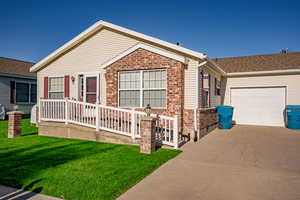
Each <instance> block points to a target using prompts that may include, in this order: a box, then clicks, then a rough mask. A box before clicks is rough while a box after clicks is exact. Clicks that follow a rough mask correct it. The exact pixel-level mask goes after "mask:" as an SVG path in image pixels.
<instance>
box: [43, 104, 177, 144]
mask: <svg viewBox="0 0 300 200" xmlns="http://www.w3.org/2000/svg"><path fill="white" fill-rule="evenodd" d="M39 111H40V112H39V119H40V120H41V121H56V122H65V123H66V124H68V123H73V124H78V125H82V126H87V127H91V128H95V129H96V130H99V129H102V130H106V131H110V132H113V133H117V134H121V135H126V136H129V137H132V139H135V138H140V137H141V127H140V124H141V123H140V122H141V117H142V116H144V115H146V113H144V112H140V111H136V110H128V109H122V108H117V107H111V106H104V105H98V104H90V103H83V102H80V101H74V100H68V99H62V100H57V99H40V101H39ZM152 116H154V117H155V116H158V120H157V122H156V127H155V130H156V138H157V141H158V142H161V143H162V144H166V145H169V146H173V147H174V148H178V144H179V142H180V141H179V134H178V132H179V119H178V117H169V116H165V115H155V114H153V115H152Z"/></svg>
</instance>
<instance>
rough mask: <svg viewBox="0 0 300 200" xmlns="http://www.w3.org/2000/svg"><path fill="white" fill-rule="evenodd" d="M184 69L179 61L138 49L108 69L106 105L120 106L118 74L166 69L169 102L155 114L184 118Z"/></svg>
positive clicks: (155, 111) (156, 110)
mask: <svg viewBox="0 0 300 200" xmlns="http://www.w3.org/2000/svg"><path fill="white" fill-rule="evenodd" d="M184 67H185V64H184V63H181V62H179V61H177V60H174V59H171V58H167V57H164V56H162V55H159V54H156V53H153V52H150V51H148V50H145V49H137V50H136V51H134V52H132V53H130V54H129V55H127V56H125V57H123V58H121V59H119V60H118V61H116V62H115V63H113V64H111V65H110V66H108V67H107V69H106V74H105V78H106V88H107V89H106V91H107V93H106V104H107V105H108V106H118V72H120V71H129V70H149V69H166V74H167V97H166V98H167V102H166V108H165V109H155V108H153V109H152V110H153V112H154V113H157V114H165V115H170V116H174V115H179V117H182V112H183V106H184V102H183V99H184V98H183V97H184Z"/></svg>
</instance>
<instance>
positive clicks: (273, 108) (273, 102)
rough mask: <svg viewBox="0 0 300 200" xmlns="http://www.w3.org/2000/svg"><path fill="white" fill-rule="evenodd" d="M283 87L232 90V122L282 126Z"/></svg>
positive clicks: (284, 89) (284, 90)
mask: <svg viewBox="0 0 300 200" xmlns="http://www.w3.org/2000/svg"><path fill="white" fill-rule="evenodd" d="M285 92H286V88H285V87H272V88H232V89H231V105H232V106H233V107H234V114H233V120H235V122H236V123H237V124H246V125H262V126H284V108H285Z"/></svg>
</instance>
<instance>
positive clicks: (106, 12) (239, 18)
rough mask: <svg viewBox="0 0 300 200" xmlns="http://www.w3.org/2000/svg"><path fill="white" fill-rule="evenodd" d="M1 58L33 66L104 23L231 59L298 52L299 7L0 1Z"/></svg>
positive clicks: (277, 4) (287, 3)
mask: <svg viewBox="0 0 300 200" xmlns="http://www.w3.org/2000/svg"><path fill="white" fill-rule="evenodd" d="M0 5H1V12H0V27H1V29H0V56H2V57H10V58H16V59H21V60H28V61H33V62H37V61H39V60H40V59H42V58H43V57H45V56H47V55H48V54H49V53H51V52H52V51H54V50H55V49H57V48H58V47H59V46H61V45H63V44H64V43H65V42H67V41H68V40H70V39H72V38H73V37H74V36H76V35H77V34H79V33H80V32H82V31H83V30H84V29H86V28H88V27H89V26H90V25H92V24H93V23H95V22H96V21H97V20H100V19H102V20H106V21H109V22H111V23H114V24H118V25H121V26H124V27H127V28H130V29H133V30H136V31H138V32H141V33H145V34H148V35H151V36H154V37H158V38H160V39H163V40H166V41H169V42H173V43H176V42H180V43H181V44H182V45H183V46H184V47H187V48H190V49H193V50H196V51H200V52H203V53H206V54H208V56H209V57H212V58H213V57H230V56H242V55H256V54H267V53H277V52H279V51H280V49H282V48H289V51H300V11H299V10H300V1H296V0H295V1H289V0H285V1H282V0H281V1H276V0H274V1H264V0H261V1H256V0H252V1H243V0H240V1H230V0H228V1H225V0H224V1H207V0H206V1H200V0H198V1H188V0H184V1H183V0H182V1H176V0H173V1H163V0H161V1H156V0H151V1H143V0H139V1H125V0H123V1H100V0H97V1H88V0H86V1H80V0H73V1H64V0H60V1H56V0H52V1H42V0H36V1H33V0H26V1H21V0H9V1H4V0H1V4H0Z"/></svg>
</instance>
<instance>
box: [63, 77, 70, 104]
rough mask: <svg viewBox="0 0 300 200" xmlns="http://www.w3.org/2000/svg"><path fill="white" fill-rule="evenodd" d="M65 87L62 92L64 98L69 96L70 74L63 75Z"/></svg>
mask: <svg viewBox="0 0 300 200" xmlns="http://www.w3.org/2000/svg"><path fill="white" fill-rule="evenodd" d="M64 85H65V88H64V94H65V98H69V97H70V76H68V75H66V76H65V84H64Z"/></svg>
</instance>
